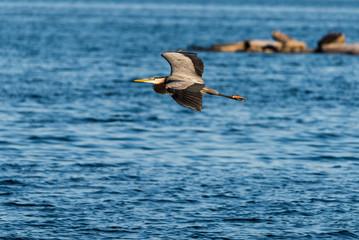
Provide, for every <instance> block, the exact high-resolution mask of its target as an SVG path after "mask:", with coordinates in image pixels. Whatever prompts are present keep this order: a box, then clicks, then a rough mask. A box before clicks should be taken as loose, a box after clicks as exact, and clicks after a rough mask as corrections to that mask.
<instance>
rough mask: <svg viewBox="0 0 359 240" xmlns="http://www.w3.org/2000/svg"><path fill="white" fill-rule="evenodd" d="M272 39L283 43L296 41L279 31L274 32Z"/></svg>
mask: <svg viewBox="0 0 359 240" xmlns="http://www.w3.org/2000/svg"><path fill="white" fill-rule="evenodd" d="M272 37H273V39H274V40H277V41H279V42H282V43H283V42H287V41H290V40H294V39H293V38H292V37H290V36H288V35H286V34H284V33H282V32H281V31H278V30H276V31H274V32H272Z"/></svg>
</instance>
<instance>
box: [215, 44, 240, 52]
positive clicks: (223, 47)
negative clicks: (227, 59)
mask: <svg viewBox="0 0 359 240" xmlns="http://www.w3.org/2000/svg"><path fill="white" fill-rule="evenodd" d="M209 50H210V51H220V52H238V51H245V42H235V43H228V44H214V45H212V46H211V47H210V49H209Z"/></svg>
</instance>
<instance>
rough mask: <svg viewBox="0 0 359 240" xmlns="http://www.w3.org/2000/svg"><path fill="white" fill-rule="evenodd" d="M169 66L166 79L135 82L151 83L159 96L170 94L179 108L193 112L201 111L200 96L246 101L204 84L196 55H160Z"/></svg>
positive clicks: (181, 53) (201, 68)
mask: <svg viewBox="0 0 359 240" xmlns="http://www.w3.org/2000/svg"><path fill="white" fill-rule="evenodd" d="M161 56H162V57H164V58H165V59H166V60H167V62H168V63H169V64H170V65H171V75H170V76H167V77H151V78H146V79H136V80H134V81H136V82H148V83H153V89H154V90H155V92H156V93H159V94H170V95H171V97H172V98H173V99H174V100H175V101H176V102H177V103H178V104H179V105H181V106H183V107H187V108H190V109H192V110H194V111H199V112H200V111H201V110H202V109H203V107H202V94H203V93H207V94H211V95H218V96H222V97H226V98H231V99H234V100H239V101H246V99H245V98H243V97H240V96H239V95H233V96H228V95H223V94H220V93H219V92H218V91H217V90H214V89H212V88H209V87H206V85H205V84H204V81H203V78H202V73H203V62H202V60H201V59H200V58H199V57H197V54H196V53H189V52H166V53H163V54H162V55H161Z"/></svg>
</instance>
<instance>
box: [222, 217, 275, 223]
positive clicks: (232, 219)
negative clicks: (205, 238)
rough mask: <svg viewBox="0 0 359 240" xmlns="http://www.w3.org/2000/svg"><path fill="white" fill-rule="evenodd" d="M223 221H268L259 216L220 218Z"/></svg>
mask: <svg viewBox="0 0 359 240" xmlns="http://www.w3.org/2000/svg"><path fill="white" fill-rule="evenodd" d="M222 221H224V222H253V223H256V222H269V221H270V220H268V219H261V218H225V219H222Z"/></svg>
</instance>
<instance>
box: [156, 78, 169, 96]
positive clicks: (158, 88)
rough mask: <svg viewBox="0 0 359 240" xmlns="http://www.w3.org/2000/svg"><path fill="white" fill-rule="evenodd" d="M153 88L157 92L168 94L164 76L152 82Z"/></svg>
mask: <svg viewBox="0 0 359 240" xmlns="http://www.w3.org/2000/svg"><path fill="white" fill-rule="evenodd" d="M153 90H155V92H156V93H158V94H168V93H169V92H168V91H167V90H166V88H165V78H163V81H162V82H160V83H154V84H153Z"/></svg>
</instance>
